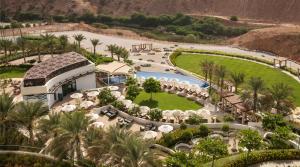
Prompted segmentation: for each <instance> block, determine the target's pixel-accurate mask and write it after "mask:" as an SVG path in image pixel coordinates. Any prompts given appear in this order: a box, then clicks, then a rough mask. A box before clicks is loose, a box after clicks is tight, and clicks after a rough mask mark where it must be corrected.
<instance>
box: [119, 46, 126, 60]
mask: <svg viewBox="0 0 300 167" xmlns="http://www.w3.org/2000/svg"><path fill="white" fill-rule="evenodd" d="M128 56H129V52H128V51H127V50H126V48H122V50H121V57H122V58H123V60H124V61H126V60H127V59H128ZM118 59H119V58H118ZM119 61H120V59H119Z"/></svg>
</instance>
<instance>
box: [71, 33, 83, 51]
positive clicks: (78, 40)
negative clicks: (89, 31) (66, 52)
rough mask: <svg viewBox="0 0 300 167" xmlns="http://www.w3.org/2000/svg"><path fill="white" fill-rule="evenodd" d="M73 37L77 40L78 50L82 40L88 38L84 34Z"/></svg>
mask: <svg viewBox="0 0 300 167" xmlns="http://www.w3.org/2000/svg"><path fill="white" fill-rule="evenodd" d="M73 37H74V39H75V40H76V41H77V44H78V50H79V49H80V43H81V41H83V40H85V39H86V38H85V37H84V36H83V35H82V34H77V35H74V36H73Z"/></svg>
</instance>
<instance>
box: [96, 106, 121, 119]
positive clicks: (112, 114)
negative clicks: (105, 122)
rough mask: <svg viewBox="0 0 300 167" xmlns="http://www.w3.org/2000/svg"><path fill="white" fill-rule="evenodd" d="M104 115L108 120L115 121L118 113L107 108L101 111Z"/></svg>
mask: <svg viewBox="0 0 300 167" xmlns="http://www.w3.org/2000/svg"><path fill="white" fill-rule="evenodd" d="M100 113H101V114H102V115H106V116H107V117H108V119H114V118H116V117H117V116H118V111H117V110H114V109H113V108H107V109H106V110H101V112H100Z"/></svg>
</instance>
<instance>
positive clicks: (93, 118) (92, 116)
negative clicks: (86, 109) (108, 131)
mask: <svg viewBox="0 0 300 167" xmlns="http://www.w3.org/2000/svg"><path fill="white" fill-rule="evenodd" d="M87 116H88V117H90V118H91V120H97V119H98V118H99V115H98V114H93V113H92V114H87Z"/></svg>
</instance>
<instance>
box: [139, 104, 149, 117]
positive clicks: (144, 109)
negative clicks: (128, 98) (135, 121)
mask: <svg viewBox="0 0 300 167" xmlns="http://www.w3.org/2000/svg"><path fill="white" fill-rule="evenodd" d="M140 111H141V113H142V114H144V115H146V114H147V113H148V112H149V111H150V108H149V107H148V106H141V107H140Z"/></svg>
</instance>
